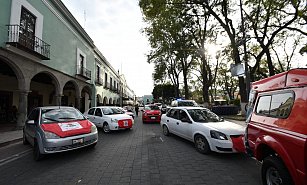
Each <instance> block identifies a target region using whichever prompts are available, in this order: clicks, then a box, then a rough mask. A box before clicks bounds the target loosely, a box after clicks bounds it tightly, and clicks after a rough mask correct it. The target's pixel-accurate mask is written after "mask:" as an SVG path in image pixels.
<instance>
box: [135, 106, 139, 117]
mask: <svg viewBox="0 0 307 185" xmlns="http://www.w3.org/2000/svg"><path fill="white" fill-rule="evenodd" d="M135 114H136V116H139V105H138V104H136V105H135Z"/></svg>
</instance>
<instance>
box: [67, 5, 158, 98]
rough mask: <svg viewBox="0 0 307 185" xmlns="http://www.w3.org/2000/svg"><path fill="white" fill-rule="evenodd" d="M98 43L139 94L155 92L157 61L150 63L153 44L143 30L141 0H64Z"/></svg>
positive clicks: (112, 63) (99, 47)
mask: <svg viewBox="0 0 307 185" xmlns="http://www.w3.org/2000/svg"><path fill="white" fill-rule="evenodd" d="M62 2H63V3H64V4H65V6H66V7H67V8H68V9H69V11H70V12H71V13H72V14H73V16H74V17H75V18H76V20H77V21H78V22H79V23H80V25H81V26H82V27H83V28H84V29H85V31H86V32H87V33H88V35H89V36H90V37H91V39H92V40H93V41H94V44H95V45H96V47H97V48H98V49H99V50H100V52H101V53H102V54H103V55H104V56H105V58H106V59H107V60H108V62H109V63H110V64H111V65H112V66H113V68H114V69H115V70H116V71H117V70H119V71H121V72H122V74H124V75H125V78H126V81H127V84H128V86H129V87H130V88H131V89H132V90H133V91H134V93H135V94H136V96H143V95H149V94H151V92H152V90H153V79H152V72H153V64H148V63H147V58H146V54H148V53H149V50H150V46H149V43H148V41H147V38H146V37H145V35H144V34H142V33H141V30H142V28H144V27H145V26H144V25H145V23H144V22H143V20H142V14H141V10H140V8H139V6H138V0H90V1H89V0H62Z"/></svg>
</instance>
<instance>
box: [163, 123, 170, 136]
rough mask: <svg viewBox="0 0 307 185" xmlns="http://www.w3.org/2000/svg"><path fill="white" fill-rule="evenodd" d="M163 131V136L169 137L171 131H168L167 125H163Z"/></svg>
mask: <svg viewBox="0 0 307 185" xmlns="http://www.w3.org/2000/svg"><path fill="white" fill-rule="evenodd" d="M162 129H163V134H164V135H165V136H169V131H168V128H167V126H166V125H163V127H162Z"/></svg>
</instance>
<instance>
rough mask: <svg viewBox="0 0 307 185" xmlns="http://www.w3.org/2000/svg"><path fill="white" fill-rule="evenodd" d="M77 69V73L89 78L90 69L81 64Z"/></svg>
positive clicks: (90, 74)
mask: <svg viewBox="0 0 307 185" xmlns="http://www.w3.org/2000/svg"><path fill="white" fill-rule="evenodd" d="M78 69H79V70H78V73H77V74H78V75H80V76H82V77H84V78H86V79H87V80H90V79H91V77H92V73H91V71H90V70H88V69H86V68H85V67H81V66H79V67H78Z"/></svg>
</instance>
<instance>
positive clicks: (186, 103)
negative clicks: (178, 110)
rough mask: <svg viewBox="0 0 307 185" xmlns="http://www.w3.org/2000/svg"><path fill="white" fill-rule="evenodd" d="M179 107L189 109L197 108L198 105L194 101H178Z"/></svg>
mask: <svg viewBox="0 0 307 185" xmlns="http://www.w3.org/2000/svg"><path fill="white" fill-rule="evenodd" d="M178 106H179V107H185V106H188V107H197V106H198V105H197V103H196V102H194V101H178Z"/></svg>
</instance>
